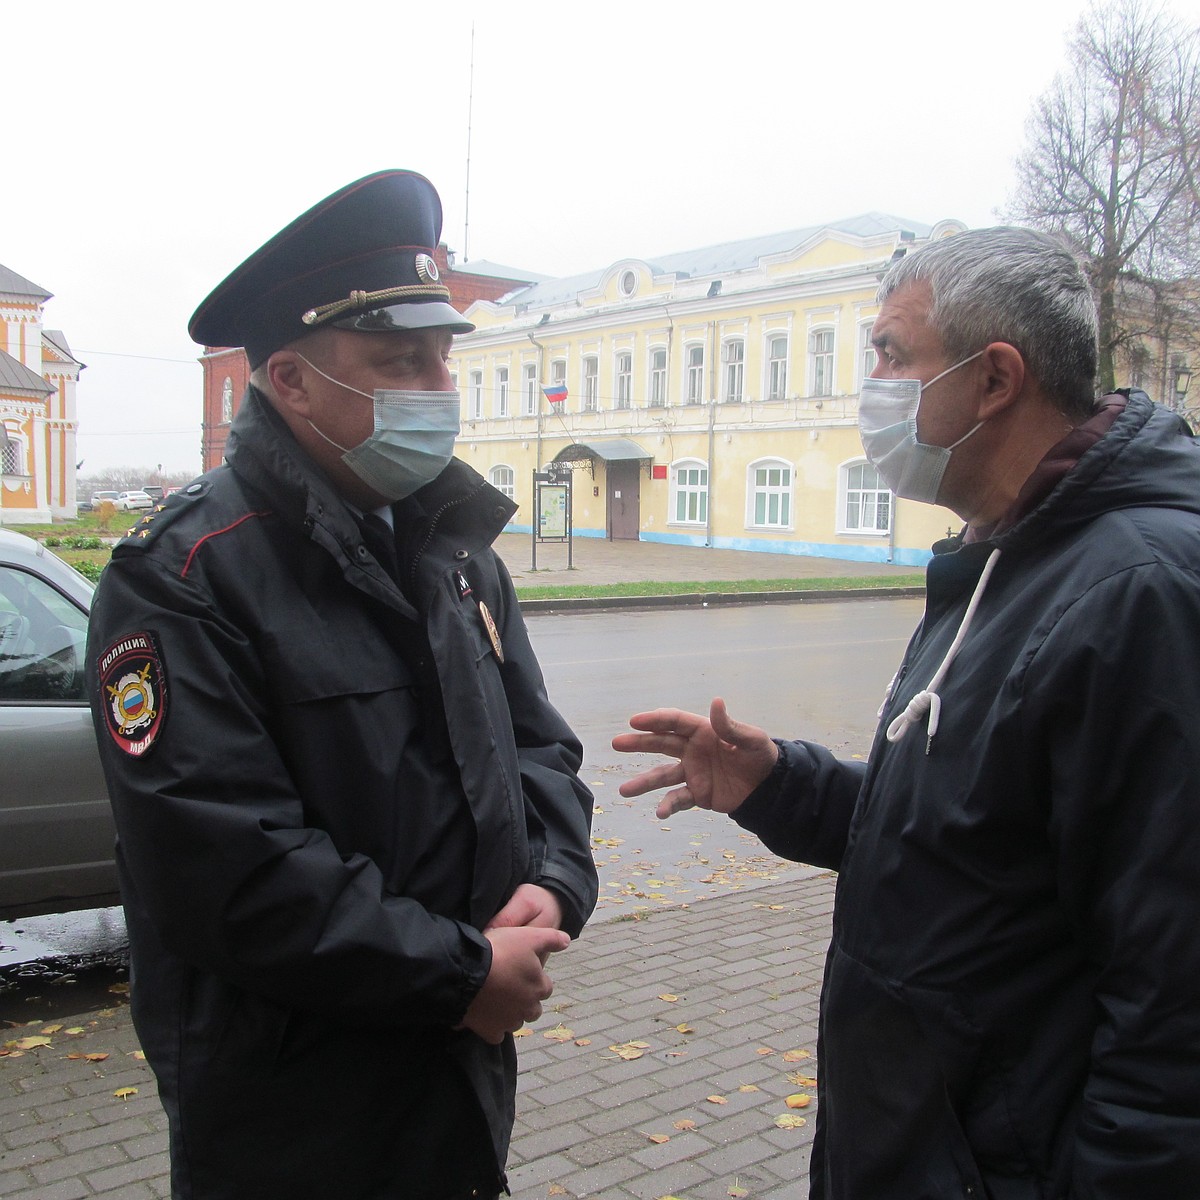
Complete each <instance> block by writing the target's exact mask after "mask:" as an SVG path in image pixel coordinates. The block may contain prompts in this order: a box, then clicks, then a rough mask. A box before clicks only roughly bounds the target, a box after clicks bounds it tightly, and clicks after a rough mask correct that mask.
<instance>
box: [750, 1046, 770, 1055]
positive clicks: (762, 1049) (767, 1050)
mask: <svg viewBox="0 0 1200 1200" xmlns="http://www.w3.org/2000/svg"><path fill="white" fill-rule="evenodd" d="M754 1053H755V1054H774V1053H775V1051H774V1050H772V1049H771V1047H770V1046H759V1048H758V1049H757V1050H755V1052H754Z"/></svg>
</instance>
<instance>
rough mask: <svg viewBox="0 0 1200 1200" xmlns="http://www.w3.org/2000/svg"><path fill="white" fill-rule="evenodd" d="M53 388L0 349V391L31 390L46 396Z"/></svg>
mask: <svg viewBox="0 0 1200 1200" xmlns="http://www.w3.org/2000/svg"><path fill="white" fill-rule="evenodd" d="M53 391H54V389H53V388H52V387H51V386H50V385H49V384H48V383H47V382H46V381H45V380H44V379H43V378H42V377H41V376H40V375H39V374H38V373H37V372H36V371H31V370H30V369H29V368H28V367H27V366H26V365H25V364H24V363H23V362H21V361H19V360H18V359H15V358H13V356H12V355H11V354H8V353H6V352H5V351H3V350H0V392H25V393H29V392H32V393H34V394H35V395H38V396H48V395H50V393H51V392H53Z"/></svg>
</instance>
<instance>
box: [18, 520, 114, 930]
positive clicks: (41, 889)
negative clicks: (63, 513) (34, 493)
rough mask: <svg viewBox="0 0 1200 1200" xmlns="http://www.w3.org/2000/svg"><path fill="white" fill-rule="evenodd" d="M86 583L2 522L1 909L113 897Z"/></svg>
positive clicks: (46, 909)
mask: <svg viewBox="0 0 1200 1200" xmlns="http://www.w3.org/2000/svg"><path fill="white" fill-rule="evenodd" d="M92 591H93V587H92V584H91V583H89V582H88V581H87V580H86V579H85V578H84V577H83V576H82V575H80V574H79V572H78V571H76V570H74V568H72V567H69V566H68V565H67V564H66V563H65V562H63V561H62V559H60V558H57V557H56V556H55V555H54V554H52V553H51V552H50V551H49V550H47V549H46V548H45V547H44V546H42V545H40V544H39V543H38V542H36V541H34V540H33V539H32V538H28V537H25V536H24V535H23V534H19V533H14V532H12V531H11V530H7V529H0V920H12V919H13V918H16V917H28V916H36V915H38V914H40V913H59V912H70V911H74V910H76V909H84V908H101V907H106V906H108V905H112V904H119V903H120V897H119V895H118V892H117V868H116V863H115V862H114V858H113V843H114V838H115V834H114V830H113V821H112V810H111V809H110V807H109V802H108V792H107V790H106V788H105V785H104V776H103V774H102V772H101V770H100V755H99V751H98V750H97V747H96V738H95V733H94V731H93V728H92V717H91V712H90V710H89V708H88V700H87V690H86V684H85V675H84V645H85V642H86V638H87V622H88V613H89V611H90V609H91V602H92Z"/></svg>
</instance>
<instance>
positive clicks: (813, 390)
mask: <svg viewBox="0 0 1200 1200" xmlns="http://www.w3.org/2000/svg"><path fill="white" fill-rule="evenodd" d="M808 394H809V395H810V396H832V395H833V330H832V329H814V330H813V331H812V333H810V334H809V335H808Z"/></svg>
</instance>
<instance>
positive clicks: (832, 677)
mask: <svg viewBox="0 0 1200 1200" xmlns="http://www.w3.org/2000/svg"><path fill="white" fill-rule="evenodd" d="M922 606H923V602H922V601H921V600H920V599H889V600H848V601H841V602H820V603H813V604H785V605H772V606H770V607H763V606H747V607H735V608H708V609H704V608H689V609H669V610H653V611H636V612H608V613H586V614H583V613H581V614H578V615H567V616H564V615H554V616H549V615H547V616H532V617H530V618H529V621H528V624H529V630H530V637H531V639H532V641H533V644H534V648H535V649H536V651H537V653H538V657H539V659H540V661H541V664H542V669H543V672H544V674H545V676H546V684H547V687H548V689H549V692H550V696H551V699H552V700H553V701H554V703H555V704H556V705H557V706H558V708H559V709H560V711H561V712H562V713H563V715H564V716H565V717H566V718H567V720H568V721H569V722H570V723H571V725H572V726H573V727H574V728H575V730H576V732H577V733H578V735H579V737H580V739H581V740H582V741H583V744H584V771H583V777H584V779H585V781H586V782H587V783H588V785H589V786H590V787H591V788H592V790H593V792H594V793H595V796H596V809H595V815H594V818H593V829H592V832H593V838H594V841H595V853H596V860H597V864H598V866H599V869H600V880H601V904H600V909H599V911H598V912H597V918H598V919H602V918H604V917H605V916H606V915H607V916H615V915H619V914H620V913H623V912H633V911H636V910H637V909H643V908H648V907H655V906H657V905H664V904H677V903H681V902H682V903H688V902H690V901H692V900H694V899H699V898H701V897H704V896H711V895H716V894H719V893H722V892H726V891H729V890H735V889H738V888H743V887H748V886H753V885H754V884H755V883H756V882H760V881H764V880H768V879H772V878H778V877H780V876H781V874H783V873H786V872H788V871H791V870H794V869H795V868H794V866H793V865H792V864H788V863H783V862H781V861H780V860H778V859H776V858H774V857H773V856H771V855H770V854H769V853H767V851H765V850H764V849H763V848H762V846H761V844H760V843H759V842H758V840H757V839H756V838H754V837H752V836H751V835H749V834H746V833H743V832H742V831H741V830H740V829H738V827H737V826H736V825H734V824H733V822H732V821H730V820H729V819H728V818H726V817H723V816H714V815H713V814H711V813H703V812H698V811H690V812H684V813H677V814H676V815H675V816H674V817H672V818H671V819H670V820H669V821H666V822H661V821H659V820H657V818H655V816H654V807H655V804H656V799H655V798H654V797H652V796H648V797H643V798H640V799H636V800H625V799H623V798H622V797H621V796H620V795H619V794H618V792H617V788H618V786H619V784H620V783H621V781H622V780H623V779H627V778H629V777H630V776H632V775H634V774H636V773H637V771H638V770H640V769H641V768H642V766H644V765H648V763H649V762H651V761H653V760H652V759H650V758H645V757H643V756H630V755H623V754H618V753H617V752H616V751H614V750H613V749H612V748H611V744H610V743H611V740H612V738H613V736H614V734H616V733H619V732H622V731H623V730H625V729H627V728H628V719H629V716H630V715H631V714H632V713H634V712H637V711H642V710H646V709H650V708H657V707H673V708H684V709H689V710H691V711H693V712H702V713H704V712H707V711H708V706H709V703H710V701H711V700H712V698H713V697H714V696H721V697H723V698H724V700H725V701H726V703H727V705H728V706H729V711H730V713H731V714H732V715H733V716H734V717H736V718H738V719H739V720H743V721H748V722H750V723H752V724H755V725H758V726H760V727H762V728H764V729H766V730H767V731H768V732H769V733H771V734H772V735H773V736H776V737H803V738H806V739H808V740H811V741H817V742H821V743H822V744H824V745H826V746H829V747H830V748H831V749H832V750H834V752H835V753H837V754H839V755H841V756H843V757H847V758H849V757H854V756H855V755H863V756H865V755H866V754H867V752H868V750H869V749H870V743H871V736H872V734H873V733H874V729H875V714H876V711H877V710H878V708H879V704H880V701H881V700H882V698H883V693H884V690H885V689H886V687H887V685H888V681H889V680H890V679H891V677H892V674H893V673H894V671H895V669H896V666H897V665H898V664H899V661H900V658H901V656H902V654H903V652H904V647H905V645H906V644H907V642H908V638H909V635H910V634H911V632H912V630H913V628H914V626H915V625H916V623H917V620H918V619H919V618H920V615H921V612H922Z"/></svg>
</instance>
